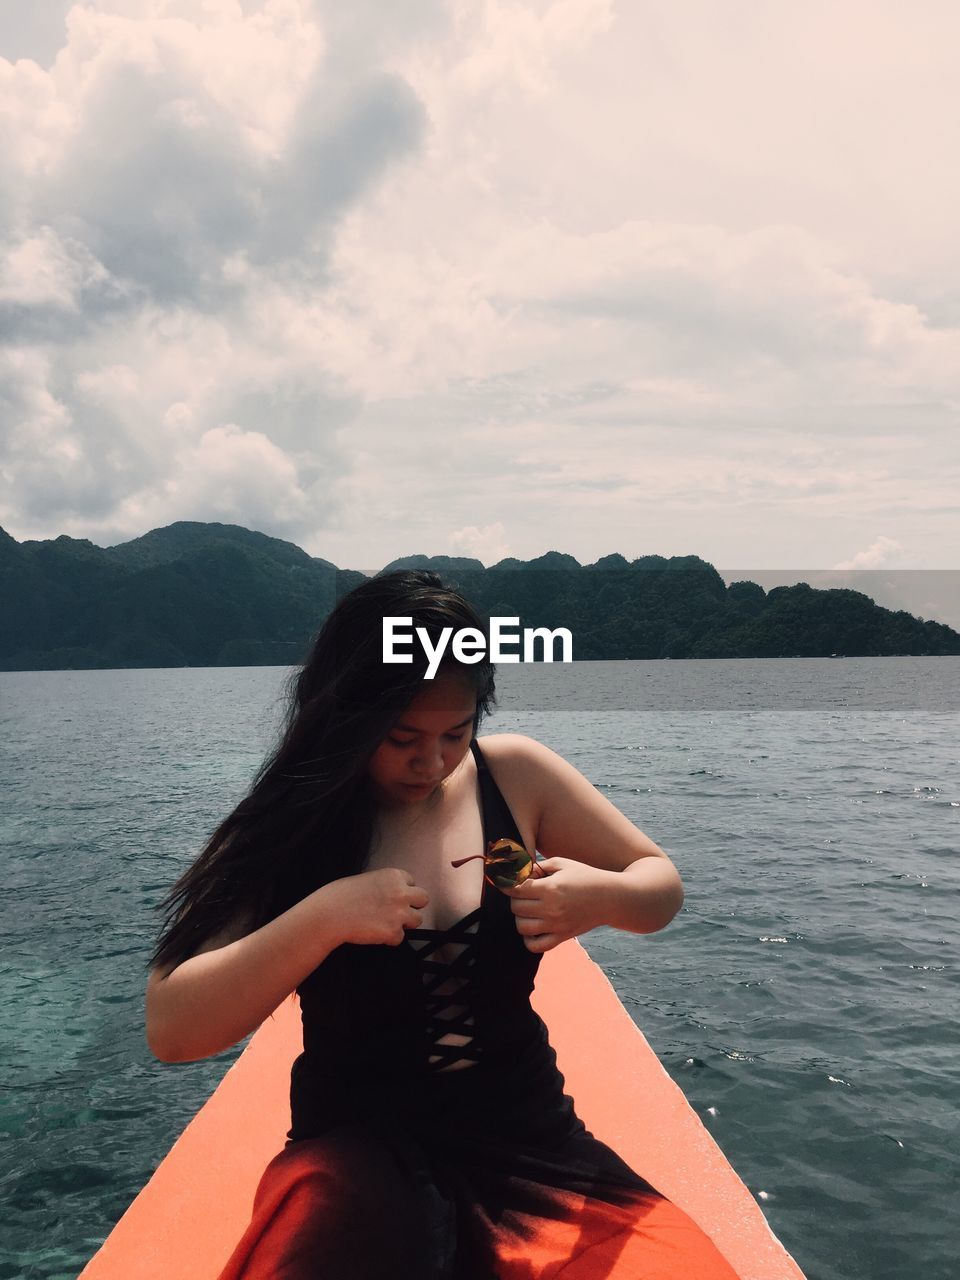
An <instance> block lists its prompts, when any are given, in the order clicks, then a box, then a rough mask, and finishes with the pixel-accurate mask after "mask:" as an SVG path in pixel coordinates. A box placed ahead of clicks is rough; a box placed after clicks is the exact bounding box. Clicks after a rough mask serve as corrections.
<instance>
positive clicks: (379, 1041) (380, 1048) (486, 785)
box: [290, 741, 546, 1138]
mask: <svg viewBox="0 0 960 1280" xmlns="http://www.w3.org/2000/svg"><path fill="white" fill-rule="evenodd" d="M471 750H472V751H473V754H474V757H475V759H476V762H477V773H478V779H479V784H480V802H481V818H482V825H483V840H484V843H483V844H482V845H479V846H478V848H477V850H476V852H477V853H481V852H482V851H483V849H484V848H486V842H487V841H488V840H491V839H497V838H499V837H500V836H509V837H510V838H511V839H512V840H517V841H519V842H522V839H523V837H522V836H521V835H520V832H519V830H518V828H517V825H516V821H515V819H514V817H513V815H512V814H511V812H510V809H509V808H508V806H507V804H506V801H505V800H504V798H503V796H502V795H501V794H500V791H499V788H498V787H497V785H496V782H495V780H494V778H493V775H492V774H491V773H490V772H489V770H488V768H487V765H486V761H485V760H484V758H483V754H482V752H481V750H480V747H479V746H478V745H477V743H476V742H475V741H474V742H473V743H472V744H471ZM464 852H469V850H464ZM476 865H477V864H476V863H475V862H471V863H470V866H471V867H476ZM540 959H541V957H540V955H539V954H538V953H536V952H532V951H528V950H527V948H526V946H525V945H524V941H523V938H522V937H521V936H520V934H519V933H518V932H517V926H516V921H515V919H514V915H513V911H512V903H511V901H510V898H509V897H508V896H507V895H505V894H502V893H500V892H499V891H498V890H496V889H494V888H493V887H492V886H490V885H488V884H487V882H486V880H483V882H482V887H481V894H480V905H479V906H478V907H475V908H474V910H472V911H470V912H468V914H467V915H465V916H463V917H462V918H461V919H460V920H458V921H457V922H456V923H455V924H453V925H451V926H450V927H449V928H446V929H407V930H406V931H405V936H404V940H403V943H402V944H401V945H399V946H363V945H355V944H353V943H344V944H343V945H342V946H340V947H337V948H336V949H335V950H334V951H332V952H331V953H330V955H329V956H327V958H326V959H325V960H324V961H323V963H322V964H320V965H319V966H318V967H317V968H316V969H314V971H313V972H312V973H311V974H308V975H307V977H306V978H305V979H304V980H303V982H301V983H300V985H299V986H298V988H297V991H298V992H299V995H300V1006H301V1013H302V1016H303V1046H304V1051H303V1053H302V1054H301V1055H300V1057H299V1058H298V1059H297V1060H296V1062H295V1063H294V1067H293V1071H292V1074H291V1088H290V1104H291V1112H292V1117H291V1118H292V1127H291V1130H290V1132H291V1135H296V1137H298V1138H301V1137H307V1136H310V1135H314V1134H318V1133H322V1132H324V1131H325V1130H326V1129H328V1128H330V1127H331V1126H332V1125H333V1124H335V1123H338V1122H339V1121H340V1119H342V1117H343V1115H344V1114H345V1113H347V1112H349V1113H350V1114H356V1115H366V1114H367V1112H368V1111H369V1109H370V1106H371V1098H373V1097H375V1096H376V1097H379V1098H386V1097H387V1096H389V1097H390V1099H391V1100H392V1101H391V1103H390V1105H391V1106H392V1107H395V1108H400V1107H405V1106H408V1105H413V1104H412V1103H411V1102H410V1100H411V1099H415V1098H418V1099H420V1100H421V1102H422V1104H423V1105H424V1106H425V1107H426V1111H427V1114H428V1115H434V1114H439V1113H438V1112H436V1107H437V1105H439V1104H438V1101H437V1099H438V1098H440V1097H441V1096H447V1095H448V1094H453V1093H457V1092H458V1091H466V1090H470V1089H479V1090H480V1091H481V1092H483V1089H484V1088H486V1086H487V1085H490V1087H491V1088H493V1087H494V1085H493V1082H494V1081H496V1082H498V1083H500V1082H502V1080H503V1079H505V1078H507V1075H508V1074H509V1071H510V1070H511V1069H512V1064H515V1063H516V1062H517V1061H518V1056H522V1055H523V1054H524V1053H527V1052H533V1051H534V1046H535V1045H537V1044H539V1043H541V1042H542V1043H546V1040H545V1037H546V1031H545V1028H544V1026H543V1023H542V1021H541V1020H540V1018H539V1017H538V1016H537V1015H536V1013H535V1012H534V1011H533V1009H532V1008H531V1005H530V995H531V993H532V991H533V984H534V979H535V977H536V972H537V967H538V965H539V963H540ZM434 1090H436V1091H437V1092H436V1093H434V1092H433V1091H434ZM417 1105H418V1106H419V1105H420V1103H417Z"/></svg>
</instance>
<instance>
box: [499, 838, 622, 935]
mask: <svg viewBox="0 0 960 1280" xmlns="http://www.w3.org/2000/svg"><path fill="white" fill-rule="evenodd" d="M537 865H538V867H539V868H540V871H541V872H542V873H543V874H541V875H539V876H530V877H529V878H528V879H527V880H524V882H523V884H519V885H516V886H515V887H514V888H512V889H503V890H501V892H502V893H505V894H506V895H507V897H508V898H510V899H511V903H510V906H511V909H512V911H513V914H514V916H515V917H516V925H517V932H518V933H519V934H520V936H521V937H522V938H523V941H524V945H525V946H526V948H527V950H528V951H536V952H542V951H551V950H552V949H553V948H554V947H558V946H559V945H560V943H561V942H566V941H567V939H568V938H576V937H578V936H579V935H580V934H582V933H589V932H590V930H591V929H595V928H596V927H597V925H600V924H604V923H605V920H604V915H605V911H604V903H605V902H606V900H607V894H608V882H609V879H610V876H611V875H613V874H615V873H614V872H610V871H601V870H600V869H599V868H598V867H591V866H589V865H588V864H587V863H584V862H577V861H576V860H575V859H573V858H545V859H544V860H543V862H539V863H538V864H537Z"/></svg>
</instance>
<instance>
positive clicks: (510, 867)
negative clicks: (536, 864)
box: [484, 838, 533, 889]
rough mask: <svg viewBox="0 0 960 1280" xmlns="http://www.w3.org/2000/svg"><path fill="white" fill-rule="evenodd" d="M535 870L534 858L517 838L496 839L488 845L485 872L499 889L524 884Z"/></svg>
mask: <svg viewBox="0 0 960 1280" xmlns="http://www.w3.org/2000/svg"><path fill="white" fill-rule="evenodd" d="M532 870H533V858H532V857H531V856H530V854H529V853H528V852H527V851H526V849H524V847H523V845H520V844H517V842H516V841H515V840H508V839H506V838H504V839H502V840H494V841H492V842H491V843H490V845H488V847H487V857H486V866H485V868H484V872H485V874H486V876H487V879H488V880H489V881H490V883H491V884H493V885H495V886H496V887H497V888H498V889H512V888H513V887H514V886H515V885H518V884H523V882H524V880H526V879H527V877H528V876H529V875H530V873H531V871H532Z"/></svg>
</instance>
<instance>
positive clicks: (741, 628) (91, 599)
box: [0, 521, 960, 671]
mask: <svg viewBox="0 0 960 1280" xmlns="http://www.w3.org/2000/svg"><path fill="white" fill-rule="evenodd" d="M398 567H416V568H430V569H433V570H435V571H436V572H437V573H439V574H440V575H441V576H442V577H443V579H444V580H445V581H446V582H449V583H451V584H452V585H455V586H457V587H458V588H459V589H460V590H461V591H463V593H464V594H465V595H466V596H467V597H468V599H470V600H471V601H472V602H473V604H474V605H475V606H476V608H477V609H478V610H479V611H480V612H481V613H482V614H485V615H486V616H488V617H491V616H501V617H517V618H519V620H520V623H519V625H520V626H521V627H549V628H551V629H552V628H555V627H567V628H568V629H569V630H570V631H571V632H572V634H573V642H574V644H573V656H574V660H575V661H586V660H595V659H613V658H621V659H623V658H648V659H649V658H783V657H811V658H814V657H820V658H822V657H832V656H847V657H854V656H893V655H918V654H929V655H947V654H949V655H960V633H958V632H956V631H954V630H953V629H952V628H950V627H948V626H945V625H944V624H943V623H939V622H930V621H924V620H923V619H920V618H916V617H914V616H913V615H911V614H909V613H906V612H905V611H903V610H898V611H896V612H894V611H892V610H889V609H885V608H883V607H881V606H880V605H878V604H876V603H875V602H874V601H873V600H871V599H870V597H869V596H866V595H864V594H863V593H861V592H859V591H851V590H846V589H830V590H817V589H814V588H812V587H810V586H809V585H808V584H807V583H804V582H800V583H797V584H796V585H795V586H792V587H774V588H772V589H771V590H770V591H769V592H765V591H764V590H763V588H762V587H760V586H759V585H757V584H756V583H754V582H746V581H744V582H732V583H730V585H729V586H727V585H726V584H725V583H724V581H723V578H722V577H721V576H720V574H719V573H718V572H717V570H716V569H715V568H714V567H713V565H711V564H709V563H707V561H705V560H701V559H700V558H699V557H698V556H672V557H670V558H665V557H663V556H641V557H640V558H639V559H636V560H632V561H628V560H627V559H625V558H624V557H623V556H621V555H609V556H604V557H603V558H602V559H600V560H598V561H597V562H596V563H595V564H589V565H581V564H580V563H579V562H578V561H577V560H575V559H574V557H573V556H569V555H564V554H561V553H559V552H555V551H551V552H548V553H547V554H546V555H544V556H540V557H538V558H537V559H535V560H529V561H524V560H515V559H508V560H501V561H500V562H499V563H498V564H495V565H493V566H491V567H490V568H484V566H483V565H482V564H481V562H480V561H479V560H472V559H469V558H464V557H450V556H425V555H422V556H407V557H404V558H402V559H399V560H395V561H393V562H392V563H391V564H390V565H386V566H384V568H385V569H390V568H398ZM365 576H366V575H365V574H363V573H360V572H358V571H355V570H350V569H339V568H338V567H337V566H336V565H334V564H332V563H331V562H330V561H328V560H322V559H318V558H317V557H314V556H310V555H308V554H307V552H305V551H303V550H302V549H301V548H300V547H297V546H295V545H294V544H293V543H290V542H284V541H282V540H281V539H279V538H271V537H268V536H267V535H266V534H263V533H257V532H255V531H253V530H250V529H244V528H241V527H239V526H238V525H226V524H214V523H198V522H190V521H180V522H178V523H176V524H172V525H168V526H167V527H165V528H162V529H154V530H152V531H151V532H150V533H147V534H144V536H143V537H141V538H134V539H133V540H132V541H130V542H124V543H120V544H119V545H117V546H113V547H98V546H95V545H94V544H93V543H92V542H89V541H87V540H85V539H78V538H69V537H67V536H66V535H63V536H61V537H59V538H54V539H51V540H48V541H25V542H17V541H16V539H14V538H12V537H11V536H10V535H9V534H8V533H6V532H5V531H3V530H2V529H0V670H4V671H39V670H59V669H73V670H76V669H87V668H101V667H102V668H116V667H185V666H190V667H192V666H272V665H294V664H296V663H299V662H301V661H302V660H303V658H304V656H305V654H306V652H307V649H308V646H309V643H310V640H311V637H312V636H313V635H314V634H315V633H316V631H317V629H318V628H319V626H320V625H321V623H322V622H323V620H324V618H325V617H326V616H327V614H328V613H329V612H330V610H331V609H332V607H333V605H334V604H335V602H336V600H337V599H338V598H339V597H340V596H342V595H343V594H345V593H346V592H347V591H349V590H350V589H351V588H352V587H353V586H355V585H356V584H357V583H358V582H362V581H363V580H364V578H365Z"/></svg>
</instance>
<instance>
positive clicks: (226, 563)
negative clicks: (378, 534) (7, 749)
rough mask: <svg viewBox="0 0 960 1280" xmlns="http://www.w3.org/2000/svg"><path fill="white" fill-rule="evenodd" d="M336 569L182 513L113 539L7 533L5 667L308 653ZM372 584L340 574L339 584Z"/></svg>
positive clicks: (272, 658) (0, 661)
mask: <svg viewBox="0 0 960 1280" xmlns="http://www.w3.org/2000/svg"><path fill="white" fill-rule="evenodd" d="M337 574H338V570H337V568H336V566H335V565H333V564H331V563H330V562H329V561H327V560H319V559H315V558H314V557H312V556H309V555H307V553H306V552H305V551H303V550H302V549H301V548H300V547H297V546H294V544H293V543H290V542H283V541H281V540H280V539H278V538H269V537H267V536H266V535H265V534H262V533H256V532H254V531H252V530H250V529H243V528H240V527H239V526H237V525H227V524H201V523H193V522H187V521H182V522H179V523H177V524H173V525H169V526H168V527H166V528H164V529H154V530H152V531H151V532H150V533H148V534H145V535H144V536H143V537H142V538H135V539H134V540H133V541H132V542H125V543H121V544H120V545H119V546H115V547H97V546H94V544H93V543H91V542H87V541H86V540H81V539H75V538H68V537H65V536H62V537H59V538H55V539H53V540H52V541H47V542H23V543H17V542H16V541H14V539H12V538H10V537H9V536H8V535H4V536H3V537H2V538H0V601H2V605H0V668H2V669H4V670H8V671H9V670H38V669H39V670H48V669H52V668H82V667H158V666H163V667H171V666H172V667H176V666H262V665H282V664H295V663H298V662H300V661H302V660H303V658H304V656H305V653H306V647H307V644H308V643H309V640H310V637H311V636H312V635H313V634H314V633H315V632H316V631H317V629H318V628H319V626H320V624H321V623H322V622H323V619H324V618H325V617H326V616H327V614H328V613H329V612H330V610H331V609H332V607H333V605H334V603H335V600H336V593H337ZM362 581H364V578H363V575H362V574H360V573H356V574H353V573H349V572H348V573H346V574H343V575H341V578H340V584H341V585H340V590H341V592H342V591H343V590H346V589H349V587H350V586H352V585H354V584H355V583H356V582H362Z"/></svg>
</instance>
